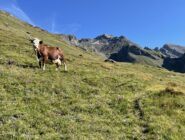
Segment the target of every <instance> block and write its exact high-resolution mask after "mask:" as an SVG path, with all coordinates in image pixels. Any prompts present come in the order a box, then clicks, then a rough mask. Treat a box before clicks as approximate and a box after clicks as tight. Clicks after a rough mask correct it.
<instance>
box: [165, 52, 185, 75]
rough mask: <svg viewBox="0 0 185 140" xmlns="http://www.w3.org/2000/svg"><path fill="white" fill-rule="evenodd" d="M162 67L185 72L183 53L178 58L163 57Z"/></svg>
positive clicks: (184, 56)
mask: <svg viewBox="0 0 185 140" xmlns="http://www.w3.org/2000/svg"><path fill="white" fill-rule="evenodd" d="M163 67H164V68H166V69H168V70H171V71H175V72H181V73H185V54H184V55H182V56H181V57H179V58H169V57H167V58H165V59H164V63H163Z"/></svg>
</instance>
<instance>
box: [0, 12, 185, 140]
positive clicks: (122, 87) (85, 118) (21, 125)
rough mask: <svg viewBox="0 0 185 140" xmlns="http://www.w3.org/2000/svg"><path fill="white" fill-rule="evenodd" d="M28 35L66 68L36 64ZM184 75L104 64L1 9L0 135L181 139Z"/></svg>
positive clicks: (6, 138) (5, 138)
mask: <svg viewBox="0 0 185 140" xmlns="http://www.w3.org/2000/svg"><path fill="white" fill-rule="evenodd" d="M27 32H29V33H30V34H31V35H32V36H33V37H37V38H39V39H41V40H43V41H44V43H47V44H50V45H52V46H58V47H60V48H61V49H62V50H63V51H64V54H65V57H66V61H67V64H68V68H69V69H68V72H65V71H64V70H63V69H61V70H59V71H55V65H50V64H47V65H46V70H45V71H42V70H41V69H39V66H38V62H37V60H36V59H35V54H34V51H33V47H32V44H31V43H30V41H29V38H28V36H27ZM184 83H185V75H184V74H180V73H175V72H170V71H167V70H165V69H161V68H157V67H151V66H149V65H141V64H132V63H109V62H104V59H102V57H100V56H98V55H95V54H94V53H92V52H87V51H84V50H82V49H80V48H78V47H75V46H71V45H68V44H67V43H66V42H64V41H62V40H61V37H60V36H58V35H55V34H51V33H49V32H47V31H45V30H43V29H41V28H39V27H35V26H32V25H29V24H27V23H25V22H22V21H20V20H18V19H17V18H15V17H12V16H11V15H9V14H8V13H5V12H0V139H3V140H9V139H18V140H19V139H33V140H34V139H43V140H45V139H49V140H53V139H56V140H58V139H64V140H67V139H70V140H76V139H94V140H99V139H102V140H107V139H156V138H157V139H178V140H180V139H184V137H185V131H184V130H185V125H184V122H185V111H184V110H185V102H184V100H185V84H184Z"/></svg>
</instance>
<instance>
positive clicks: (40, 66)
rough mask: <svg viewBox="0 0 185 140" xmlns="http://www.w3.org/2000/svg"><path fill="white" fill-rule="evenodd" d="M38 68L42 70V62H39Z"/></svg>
mask: <svg viewBox="0 0 185 140" xmlns="http://www.w3.org/2000/svg"><path fill="white" fill-rule="evenodd" d="M39 68H40V69H41V68H42V61H41V60H39Z"/></svg>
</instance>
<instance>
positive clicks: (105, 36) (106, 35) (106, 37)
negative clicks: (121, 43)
mask: <svg viewBox="0 0 185 140" xmlns="http://www.w3.org/2000/svg"><path fill="white" fill-rule="evenodd" d="M112 38H114V36H113V35H109V34H103V35H100V36H97V37H96V38H95V39H97V40H101V39H112Z"/></svg>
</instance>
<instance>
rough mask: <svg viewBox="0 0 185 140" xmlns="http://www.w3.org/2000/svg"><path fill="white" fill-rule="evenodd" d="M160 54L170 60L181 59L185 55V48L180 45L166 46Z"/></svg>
mask: <svg viewBox="0 0 185 140" xmlns="http://www.w3.org/2000/svg"><path fill="white" fill-rule="evenodd" d="M160 52H161V53H163V54H164V55H165V56H166V57H169V58H179V57H181V56H182V55H183V54H184V53H185V47H183V46H180V45H173V44H165V45H164V46H163V47H162V48H161V49H160Z"/></svg>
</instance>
